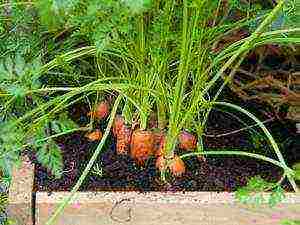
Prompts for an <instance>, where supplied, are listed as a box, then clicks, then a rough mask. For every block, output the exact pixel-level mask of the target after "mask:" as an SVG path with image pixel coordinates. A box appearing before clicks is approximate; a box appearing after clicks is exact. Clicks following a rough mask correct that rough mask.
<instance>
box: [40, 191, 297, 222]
mask: <svg viewBox="0 0 300 225" xmlns="http://www.w3.org/2000/svg"><path fill="white" fill-rule="evenodd" d="M69 194H70V193H69V192H54V193H52V194H51V195H50V196H48V194H47V193H45V192H38V193H37V201H36V205H37V214H36V222H37V224H38V225H42V224H45V222H46V220H47V219H48V218H49V216H50V215H51V213H52V212H53V211H54V209H55V207H57V206H58V203H59V202H61V201H62V199H63V198H64V197H65V196H68V195H69ZM287 218H289V219H298V220H300V195H296V194H292V193H289V194H287V199H286V200H285V201H284V202H283V203H282V204H280V205H278V206H277V207H275V208H273V209H271V208H269V207H268V206H267V205H262V206H259V207H254V206H252V207H249V206H246V205H242V204H240V203H238V202H236V201H235V200H234V196H233V194H232V193H224V192H223V193H214V192H187V193H164V192H151V193H146V194H143V193H137V192H97V193H92V192H85V193H84V192H80V193H78V194H77V198H76V199H75V201H73V202H72V203H71V204H70V205H69V206H68V207H67V208H66V210H65V211H64V212H63V215H62V216H61V217H59V219H58V221H57V223H56V224H57V225H77V224H78V225H79V224H85V225H98V224H99V225H100V224H101V225H105V224H107V225H108V224H109V225H117V224H118V225H119V224H128V225H157V224H159V225H182V224H187V225H219V224H222V225H249V224H257V225H275V224H276V225H277V224H279V221H280V220H281V219H287Z"/></svg>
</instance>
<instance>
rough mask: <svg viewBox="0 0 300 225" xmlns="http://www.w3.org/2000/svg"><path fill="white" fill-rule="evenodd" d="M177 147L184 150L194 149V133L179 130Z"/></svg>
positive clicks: (195, 142) (195, 145)
mask: <svg viewBox="0 0 300 225" xmlns="http://www.w3.org/2000/svg"><path fill="white" fill-rule="evenodd" d="M178 141H179V146H178V147H179V148H181V149H184V150H189V149H195V148H196V147H197V138H196V136H195V135H193V134H191V133H189V132H187V131H181V132H180V134H179V136H178Z"/></svg>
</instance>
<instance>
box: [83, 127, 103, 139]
mask: <svg viewBox="0 0 300 225" xmlns="http://www.w3.org/2000/svg"><path fill="white" fill-rule="evenodd" d="M85 137H86V138H87V139H89V140H90V141H97V140H100V139H101V138H102V132H101V131H100V130H99V129H96V130H95V131H93V132H90V133H87V134H86V135H85Z"/></svg>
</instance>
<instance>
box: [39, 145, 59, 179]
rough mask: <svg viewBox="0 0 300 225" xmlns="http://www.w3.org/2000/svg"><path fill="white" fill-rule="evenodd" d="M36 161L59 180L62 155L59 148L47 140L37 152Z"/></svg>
mask: <svg viewBox="0 0 300 225" xmlns="http://www.w3.org/2000/svg"><path fill="white" fill-rule="evenodd" d="M36 156H37V160H38V161H39V162H40V163H41V164H42V165H43V166H44V167H46V168H48V169H49V170H50V171H51V173H52V174H53V175H54V176H55V178H60V177H61V175H62V170H63V162H62V155H61V151H60V149H59V147H58V146H57V145H56V144H55V143H54V142H53V141H52V140H48V141H47V142H45V143H44V145H43V146H42V147H41V148H39V149H38V151H37V154H36Z"/></svg>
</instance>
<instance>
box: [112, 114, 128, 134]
mask: <svg viewBox="0 0 300 225" xmlns="http://www.w3.org/2000/svg"><path fill="white" fill-rule="evenodd" d="M125 126H126V125H125V119H124V117H123V116H121V115H116V117H115V120H114V124H113V134H114V136H115V137H117V136H118V134H119V133H120V131H122V130H123V129H124V127H125Z"/></svg>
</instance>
